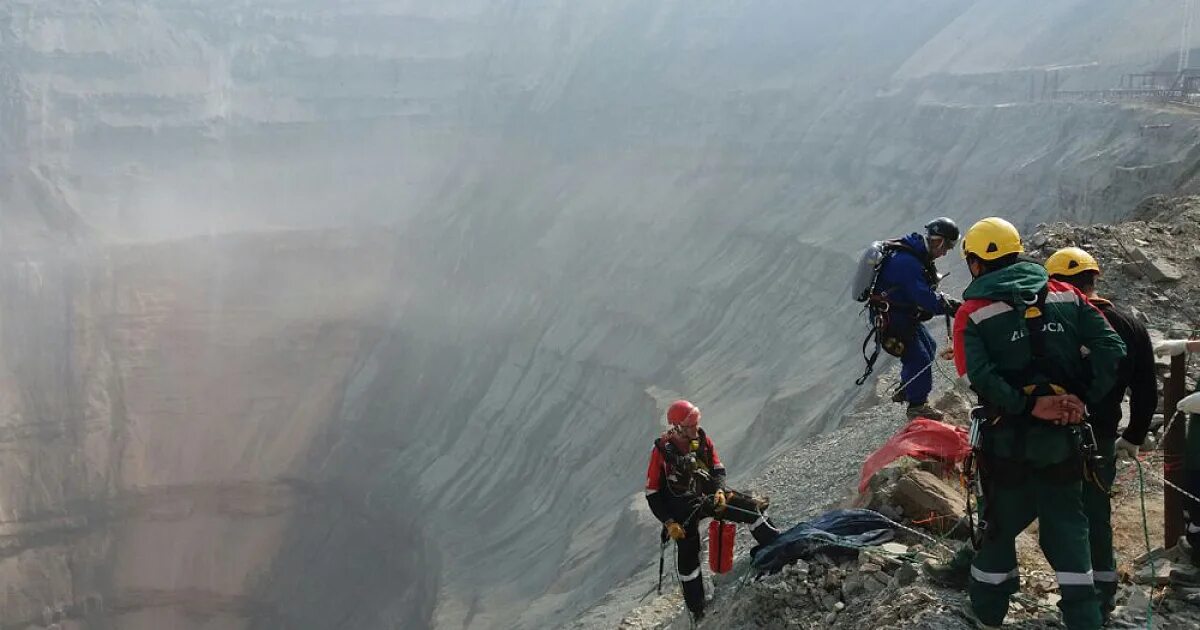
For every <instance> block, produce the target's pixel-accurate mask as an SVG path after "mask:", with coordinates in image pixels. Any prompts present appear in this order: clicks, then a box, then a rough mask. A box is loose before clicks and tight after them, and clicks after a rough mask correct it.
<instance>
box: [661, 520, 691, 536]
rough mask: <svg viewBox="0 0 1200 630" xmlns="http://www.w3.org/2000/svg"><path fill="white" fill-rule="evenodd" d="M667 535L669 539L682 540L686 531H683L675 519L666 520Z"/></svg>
mask: <svg viewBox="0 0 1200 630" xmlns="http://www.w3.org/2000/svg"><path fill="white" fill-rule="evenodd" d="M666 525H667V535H668V536H670V537H671V540H683V539H684V538H686V537H687V532H685V531H683V526H682V525H680V524H679V523H676V522H675V521H667V523H666Z"/></svg>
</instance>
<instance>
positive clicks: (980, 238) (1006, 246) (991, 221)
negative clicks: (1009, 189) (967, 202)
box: [962, 217, 1025, 260]
mask: <svg viewBox="0 0 1200 630" xmlns="http://www.w3.org/2000/svg"><path fill="white" fill-rule="evenodd" d="M1024 251H1025V248H1024V247H1022V246H1021V234H1020V233H1018V232H1017V228H1015V227H1013V224H1011V223H1009V222H1008V221H1005V220H1004V219H1001V218H999V217H988V218H986V219H983V220H981V221H979V222H978V223H976V224H975V225H972V226H971V229H969V230H967V235H966V236H964V237H963V241H962V254H963V258H966V257H967V254H975V255H976V256H978V257H980V258H982V259H983V260H996V259H997V258H1002V257H1004V256H1007V255H1009V254H1020V253H1022V252H1024Z"/></svg>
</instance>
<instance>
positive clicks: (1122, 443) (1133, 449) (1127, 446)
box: [1113, 437, 1140, 459]
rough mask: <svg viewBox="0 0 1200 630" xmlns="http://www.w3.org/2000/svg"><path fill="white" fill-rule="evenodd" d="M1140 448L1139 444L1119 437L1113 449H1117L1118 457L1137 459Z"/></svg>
mask: <svg viewBox="0 0 1200 630" xmlns="http://www.w3.org/2000/svg"><path fill="white" fill-rule="evenodd" d="M1139 448H1140V447H1139V446H1138V445H1137V444H1134V443H1133V442H1130V441H1129V440H1126V439H1125V438H1123V437H1119V438H1117V443H1116V444H1114V445H1113V450H1115V451H1116V454H1117V457H1120V458H1122V459H1126V458H1128V459H1137V456H1138V450H1139Z"/></svg>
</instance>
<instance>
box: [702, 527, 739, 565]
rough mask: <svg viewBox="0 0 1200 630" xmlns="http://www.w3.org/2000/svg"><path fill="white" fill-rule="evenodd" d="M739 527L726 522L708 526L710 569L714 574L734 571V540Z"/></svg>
mask: <svg viewBox="0 0 1200 630" xmlns="http://www.w3.org/2000/svg"><path fill="white" fill-rule="evenodd" d="M736 536H737V526H736V525H734V524H733V523H726V522H725V521H713V522H711V523H709V524H708V568H709V569H712V572H713V573H729V572H730V571H732V570H733V539H734V537H736Z"/></svg>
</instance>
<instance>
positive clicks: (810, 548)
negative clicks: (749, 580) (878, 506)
mask: <svg viewBox="0 0 1200 630" xmlns="http://www.w3.org/2000/svg"><path fill="white" fill-rule="evenodd" d="M895 534H896V532H895V531H894V530H893V529H892V524H891V523H890V522H889V521H888V520H887V519H886V518H884V517H883V516H881V515H880V514H877V513H876V512H872V511H871V510H833V511H830V512H826V513H824V514H822V515H820V516H818V517H817V518H815V519H813V520H811V521H808V522H805V523H800V524H799V525H796V526H795V527H793V528H791V529H789V530H787V531H786V532H784V533H782V534H780V535H779V538H777V539H775V541H774V542H772V543H771V544H769V545H766V546H763V547H761V548H759V549H758V550H757V551H756V552H754V554H753V555H754V561H753V564H754V568H756V569H758V570H759V571H765V572H768V573H774V572H776V571H778V570H780V569H782V568H783V567H784V566H786V565H788V564H791V563H792V562H795V561H796V560H807V559H811V558H812V557H813V555H814V554H816V553H817V552H819V551H826V552H831V551H849V552H850V553H855V552H854V551H853V550H848V549H847V548H846V547H845V546H843V545H846V546H851V547H859V546H863V545H882V544H883V543H885V542H888V541H890V540H891V539H892V538H894V537H895Z"/></svg>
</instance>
